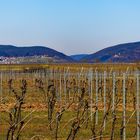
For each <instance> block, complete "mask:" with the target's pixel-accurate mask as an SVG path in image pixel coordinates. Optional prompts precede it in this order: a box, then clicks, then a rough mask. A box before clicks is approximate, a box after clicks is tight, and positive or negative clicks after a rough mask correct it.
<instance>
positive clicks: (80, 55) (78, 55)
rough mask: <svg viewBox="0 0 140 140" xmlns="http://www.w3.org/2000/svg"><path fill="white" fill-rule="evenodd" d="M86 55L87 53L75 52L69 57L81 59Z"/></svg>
mask: <svg viewBox="0 0 140 140" xmlns="http://www.w3.org/2000/svg"><path fill="white" fill-rule="evenodd" d="M86 56H88V54H75V55H70V57H71V58H72V59H74V60H76V61H79V60H81V59H82V58H84V57H86Z"/></svg>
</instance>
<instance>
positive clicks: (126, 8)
mask: <svg viewBox="0 0 140 140" xmlns="http://www.w3.org/2000/svg"><path fill="white" fill-rule="evenodd" d="M134 41H140V0H0V44H12V45H18V46H25V45H26V46H27V45H45V46H47V47H50V48H53V49H56V50H58V51H62V52H64V53H66V54H68V55H69V54H77V53H93V52H96V51H98V50H100V49H102V48H105V47H108V46H111V45H115V44H119V43H125V42H134Z"/></svg>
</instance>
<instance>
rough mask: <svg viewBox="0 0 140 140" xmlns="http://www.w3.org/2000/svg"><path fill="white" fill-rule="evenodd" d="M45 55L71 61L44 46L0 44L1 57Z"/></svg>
mask: <svg viewBox="0 0 140 140" xmlns="http://www.w3.org/2000/svg"><path fill="white" fill-rule="evenodd" d="M35 55H36V56H41V55H46V56H48V57H52V58H54V59H57V60H60V61H61V62H63V61H64V62H72V61H73V59H72V58H71V57H69V56H67V55H65V54H63V53H61V52H58V51H56V50H54V49H51V48H48V47H44V46H29V47H16V46H12V45H0V56H3V57H26V56H35Z"/></svg>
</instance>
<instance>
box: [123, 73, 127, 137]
mask: <svg viewBox="0 0 140 140" xmlns="http://www.w3.org/2000/svg"><path fill="white" fill-rule="evenodd" d="M125 78H126V74H125V73H123V127H124V130H123V140H126V99H125V98H126V89H125V88H126V87H125V86H126V81H125Z"/></svg>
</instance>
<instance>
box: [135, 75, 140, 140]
mask: <svg viewBox="0 0 140 140" xmlns="http://www.w3.org/2000/svg"><path fill="white" fill-rule="evenodd" d="M136 77H137V87H136V94H137V95H136V98H137V101H136V111H137V140H139V139H140V126H139V125H140V106H139V105H140V95H139V93H140V89H139V86H140V85H139V73H137V75H136Z"/></svg>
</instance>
